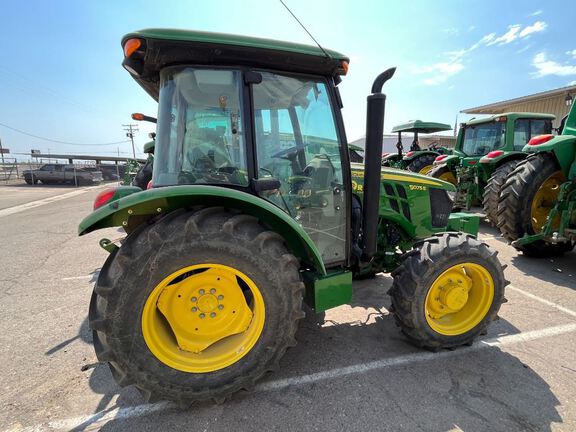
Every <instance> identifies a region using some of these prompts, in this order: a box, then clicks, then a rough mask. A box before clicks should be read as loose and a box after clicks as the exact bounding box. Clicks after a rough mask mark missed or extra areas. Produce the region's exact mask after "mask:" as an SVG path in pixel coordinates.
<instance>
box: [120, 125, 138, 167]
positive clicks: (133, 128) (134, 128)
mask: <svg viewBox="0 0 576 432" xmlns="http://www.w3.org/2000/svg"><path fill="white" fill-rule="evenodd" d="M122 126H124V130H125V131H126V136H127V137H128V138H130V141H132V154H133V155H134V160H136V149H135V148H134V133H135V132H138V125H136V124H123V125H122Z"/></svg>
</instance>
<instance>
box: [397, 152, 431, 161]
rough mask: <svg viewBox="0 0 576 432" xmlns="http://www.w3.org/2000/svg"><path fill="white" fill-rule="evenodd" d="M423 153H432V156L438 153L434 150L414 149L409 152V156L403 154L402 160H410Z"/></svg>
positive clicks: (423, 154)
mask: <svg viewBox="0 0 576 432" xmlns="http://www.w3.org/2000/svg"><path fill="white" fill-rule="evenodd" d="M425 155H432V156H439V155H440V153H438V152H435V151H428V150H422V151H415V152H414V153H413V154H411V155H410V156H404V157H403V158H402V160H404V161H406V162H411V161H413V160H414V159H416V158H419V157H421V156H425Z"/></svg>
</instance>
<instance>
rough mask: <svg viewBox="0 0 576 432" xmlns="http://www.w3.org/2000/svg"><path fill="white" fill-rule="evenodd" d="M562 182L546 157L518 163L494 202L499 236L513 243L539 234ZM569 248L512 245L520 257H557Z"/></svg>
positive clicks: (554, 164) (540, 155)
mask: <svg viewBox="0 0 576 432" xmlns="http://www.w3.org/2000/svg"><path fill="white" fill-rule="evenodd" d="M564 181H566V178H565V176H564V174H563V173H562V171H560V168H559V167H558V164H557V162H556V160H555V159H554V157H553V156H552V155H550V154H547V153H538V154H535V155H532V156H529V157H528V158H527V159H525V160H524V161H522V162H520V163H519V164H518V165H517V167H516V169H515V170H514V171H513V172H512V173H511V174H510V176H509V177H508V179H507V180H506V182H505V183H504V186H502V189H501V194H500V199H499V201H498V216H497V218H498V223H497V225H498V228H499V229H500V232H501V233H502V236H503V237H504V238H505V239H506V240H508V241H509V242H513V241H514V240H517V239H519V238H521V237H523V236H524V235H526V234H527V235H533V234H538V233H539V232H541V231H542V228H543V226H544V224H545V223H546V220H547V218H548V214H549V213H550V210H551V209H552V207H553V206H554V205H555V204H556V199H557V197H558V192H559V189H560V187H559V186H560V184H562V183H563V182H564ZM573 248H574V244H573V243H571V242H565V243H549V242H546V241H544V240H538V241H535V242H533V243H529V244H525V245H522V246H516V249H517V250H519V251H521V252H522V253H524V255H526V256H529V257H535V258H543V257H552V256H559V255H562V254H564V253H566V252H569V251H571V250H572V249H573Z"/></svg>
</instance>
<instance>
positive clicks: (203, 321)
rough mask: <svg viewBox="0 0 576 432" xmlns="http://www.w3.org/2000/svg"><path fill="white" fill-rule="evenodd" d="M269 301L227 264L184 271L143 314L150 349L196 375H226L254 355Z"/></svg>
mask: <svg viewBox="0 0 576 432" xmlns="http://www.w3.org/2000/svg"><path fill="white" fill-rule="evenodd" d="M264 309H265V308H264V300H263V298H262V294H261V293H260V290H259V289H258V287H257V286H256V284H255V283H254V282H253V281H252V280H251V279H250V278H249V277H248V276H246V275H245V274H244V273H242V272H240V271H238V270H236V269H234V268H232V267H228V266H225V265H221V264H198V265H193V266H190V267H185V268H183V269H181V270H178V271H176V272H174V273H172V274H171V275H169V276H168V277H167V278H166V279H164V280H163V281H162V282H160V283H159V284H158V285H157V286H156V287H155V288H154V290H153V291H152V293H151V294H150V296H149V297H148V299H147V300H146V304H145V305H144V310H143V312H142V333H143V336H144V340H145V341H146V345H147V346H148V348H149V349H150V351H151V352H152V354H154V356H156V358H157V359H158V360H160V361H161V362H162V363H164V364H166V365H167V366H170V367H171V368H174V369H177V370H180V371H183V372H194V373H206V372H212V371H216V370H219V369H223V368H225V367H227V366H230V365H231V364H233V363H235V362H237V361H238V360H240V359H241V358H242V357H244V356H245V355H246V354H248V353H249V352H250V350H251V349H252V348H253V347H254V345H255V344H256V342H257V341H258V338H259V337H260V335H261V333H262V330H263V328H264V317H265V310H264Z"/></svg>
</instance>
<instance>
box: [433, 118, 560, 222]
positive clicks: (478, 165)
mask: <svg viewBox="0 0 576 432" xmlns="http://www.w3.org/2000/svg"><path fill="white" fill-rule="evenodd" d="M554 118H555V117H554V116H553V115H551V114H538V113H505V114H499V115H494V116H491V117H487V118H483V119H476V120H474V119H473V120H470V121H469V122H467V123H462V124H461V125H460V130H459V132H458V138H457V140H456V147H455V149H454V152H453V154H452V155H442V156H438V157H437V158H436V160H435V161H434V168H433V169H432V170H431V171H430V172H429V173H428V174H429V175H430V176H431V177H435V178H438V179H442V180H446V181H449V182H450V183H453V184H455V185H456V187H457V193H456V197H455V199H454V207H455V209H456V210H460V209H463V208H465V209H470V207H472V206H474V205H482V206H483V207H484V212H485V214H486V217H487V218H488V220H489V221H490V222H491V223H492V224H494V225H496V220H497V211H498V197H499V196H500V188H501V187H502V184H503V183H504V181H505V180H506V177H507V176H508V174H510V172H512V170H513V169H514V168H515V167H516V165H517V164H518V163H519V162H520V161H522V160H523V159H525V158H526V156H527V154H526V153H525V152H523V151H522V148H523V147H524V146H525V145H526V143H527V142H528V141H529V140H530V139H531V138H532V137H533V136H536V135H540V134H545V133H551V132H552V120H554Z"/></svg>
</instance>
